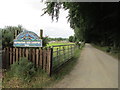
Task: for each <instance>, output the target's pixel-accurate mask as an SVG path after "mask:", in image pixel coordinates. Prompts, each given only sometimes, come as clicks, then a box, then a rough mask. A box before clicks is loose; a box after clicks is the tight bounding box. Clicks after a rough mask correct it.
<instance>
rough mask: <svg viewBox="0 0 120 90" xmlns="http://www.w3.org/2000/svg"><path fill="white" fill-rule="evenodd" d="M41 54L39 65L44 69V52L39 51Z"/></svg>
mask: <svg viewBox="0 0 120 90" xmlns="http://www.w3.org/2000/svg"><path fill="white" fill-rule="evenodd" d="M39 53H40V61H39V62H40V63H39V65H40V67H42V68H43V50H42V49H39Z"/></svg>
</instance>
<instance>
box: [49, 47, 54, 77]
mask: <svg viewBox="0 0 120 90" xmlns="http://www.w3.org/2000/svg"><path fill="white" fill-rule="evenodd" d="M52 61H53V48H51V49H50V61H49V75H50V76H51V75H52Z"/></svg>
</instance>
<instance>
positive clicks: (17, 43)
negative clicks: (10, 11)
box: [13, 31, 42, 47]
mask: <svg viewBox="0 0 120 90" xmlns="http://www.w3.org/2000/svg"><path fill="white" fill-rule="evenodd" d="M13 46H14V47H42V39H39V37H38V35H37V34H35V33H34V32H31V31H24V32H22V33H20V34H19V35H18V36H17V37H16V39H14V44H13Z"/></svg>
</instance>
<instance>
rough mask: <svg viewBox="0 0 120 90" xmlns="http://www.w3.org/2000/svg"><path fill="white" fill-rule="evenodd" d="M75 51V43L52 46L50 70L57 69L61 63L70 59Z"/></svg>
mask: <svg viewBox="0 0 120 90" xmlns="http://www.w3.org/2000/svg"><path fill="white" fill-rule="evenodd" d="M74 51H75V44H69V45H56V46H53V57H52V70H53V71H54V70H56V69H58V68H59V67H60V66H61V65H62V64H64V63H65V62H67V61H68V60H70V59H71V58H72V57H73V55H74Z"/></svg>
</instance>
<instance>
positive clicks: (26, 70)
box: [11, 57, 36, 81]
mask: <svg viewBox="0 0 120 90" xmlns="http://www.w3.org/2000/svg"><path fill="white" fill-rule="evenodd" d="M11 72H12V74H13V76H15V77H18V78H20V79H22V80H25V81H30V79H31V78H32V77H33V76H34V75H35V73H36V71H35V68H34V65H33V63H32V62H30V61H28V60H27V58H25V57H22V58H21V59H20V60H19V62H15V63H14V64H12V65H11Z"/></svg>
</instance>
